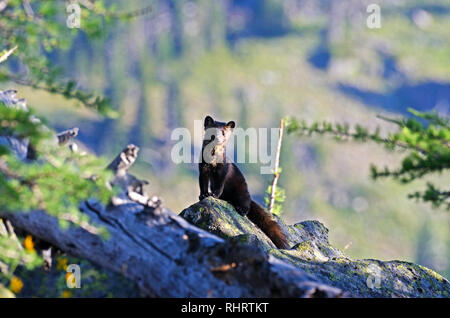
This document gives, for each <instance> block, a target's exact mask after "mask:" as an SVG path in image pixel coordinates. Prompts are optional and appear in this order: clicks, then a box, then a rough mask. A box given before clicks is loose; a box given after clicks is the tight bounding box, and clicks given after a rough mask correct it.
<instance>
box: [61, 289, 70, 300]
mask: <svg viewBox="0 0 450 318" xmlns="http://www.w3.org/2000/svg"><path fill="white" fill-rule="evenodd" d="M61 297H62V298H70V297H72V293H71V292H70V291H68V290H64V291H63V292H62V294H61Z"/></svg>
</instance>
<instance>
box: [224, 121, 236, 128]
mask: <svg viewBox="0 0 450 318" xmlns="http://www.w3.org/2000/svg"><path fill="white" fill-rule="evenodd" d="M235 126H236V124H235V122H234V121H229V122H228V123H227V125H226V127H227V128H231V129H233V128H234V127H235Z"/></svg>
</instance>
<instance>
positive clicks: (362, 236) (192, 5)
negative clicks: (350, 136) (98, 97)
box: [0, 0, 450, 278]
mask: <svg viewBox="0 0 450 318" xmlns="http://www.w3.org/2000/svg"><path fill="white" fill-rule="evenodd" d="M110 2H111V3H114V4H115V5H117V10H118V11H119V12H124V13H126V12H131V11H133V10H136V9H141V8H145V7H149V8H150V10H148V11H147V12H143V13H142V14H141V15H139V16H136V17H135V18H133V19H131V20H130V21H127V22H124V21H118V23H116V24H115V25H114V27H113V30H109V31H108V32H105V33H104V34H103V33H99V35H98V36H97V38H96V39H95V40H92V39H88V38H87V36H86V34H84V33H83V32H81V31H78V30H76V29H74V30H73V32H78V33H77V35H76V39H75V41H74V42H73V44H72V46H71V47H70V48H68V49H67V50H58V51H55V52H52V53H51V55H50V58H51V60H52V61H53V63H54V65H55V66H59V67H61V68H62V70H63V71H64V75H65V76H66V77H68V78H74V79H76V80H77V82H78V84H79V87H80V88H85V89H87V90H94V91H96V92H98V93H100V94H104V95H106V96H107V97H109V98H110V99H111V101H112V104H113V107H114V108H115V109H117V110H118V111H119V112H120V116H119V117H118V118H117V119H104V118H103V117H101V116H99V115H98V114H97V113H95V112H92V111H90V110H88V109H85V108H81V107H79V108H77V109H75V110H74V108H73V107H72V106H73V105H74V102H72V101H70V100H69V101H68V100H66V99H64V98H63V97H59V96H54V95H51V94H49V93H46V92H42V91H39V90H33V89H31V88H28V87H26V86H23V87H20V86H17V84H13V83H0V89H8V88H13V87H14V88H17V89H19V91H20V95H21V97H24V98H26V99H27V101H28V105H30V106H32V107H33V108H34V109H35V110H36V111H37V113H38V114H39V115H42V116H44V117H46V118H47V119H48V120H49V123H50V124H51V125H52V126H53V127H54V128H55V129H56V130H57V131H60V130H64V129H67V128H69V127H73V126H78V127H80V135H79V138H78V140H79V141H81V142H82V143H83V144H84V146H85V147H86V148H88V149H90V150H91V151H92V152H95V153H97V154H101V155H105V156H107V157H111V159H112V156H114V155H115V154H116V153H118V152H119V151H120V150H121V149H122V148H123V147H124V146H125V145H126V144H128V143H134V144H136V145H138V146H140V147H141V152H140V157H139V159H138V160H139V162H138V163H137V164H135V166H134V167H133V169H132V170H133V173H134V174H136V175H138V176H141V177H143V178H146V179H148V180H150V192H151V193H155V194H158V195H161V196H162V197H163V199H164V203H165V205H166V206H167V207H169V208H170V209H172V210H173V211H176V212H180V211H181V210H182V209H183V208H185V207H187V206H189V205H190V204H192V203H194V202H196V201H197V200H198V195H199V190H198V185H197V178H198V177H197V176H198V172H197V166H196V165H195V164H191V165H189V164H181V165H175V164H174V163H173V162H172V161H171V159H170V158H171V157H170V152H171V148H172V146H173V145H174V144H175V141H171V140H170V135H171V132H172V130H173V129H174V128H177V127H187V128H188V129H190V130H191V131H192V132H193V127H194V120H202V119H203V118H204V117H205V115H207V114H208V115H211V116H213V117H214V118H217V119H218V120H222V121H227V120H235V121H236V123H237V125H238V126H240V127H243V128H248V127H258V128H259V127H277V126H278V125H279V120H280V118H281V117H284V116H286V115H293V116H296V117H297V118H300V119H305V120H307V121H315V120H317V121H321V120H329V121H332V122H348V123H350V124H354V123H360V124H362V125H365V126H367V127H372V128H375V126H376V125H380V126H381V127H382V130H383V131H390V130H391V129H392V128H393V125H392V124H390V123H388V122H385V121H382V120H379V119H377V117H376V115H377V114H384V115H388V116H391V117H395V116H400V115H406V110H407V108H408V107H412V108H415V109H417V110H421V111H431V110H434V111H437V112H439V113H440V114H442V115H447V116H448V115H450V1H449V0H435V1H419V0H408V1H406V0H384V1H377V3H378V4H379V5H380V7H381V14H382V20H381V23H382V27H381V29H369V28H367V26H366V19H367V16H368V15H369V14H368V13H367V12H366V7H367V5H368V4H370V3H372V2H374V1H363V0H346V1H342V0H284V1H277V0H215V1H209V0H154V1H144V0H126V1H125V0H123V1H110ZM60 3H61V4H60V6H61V9H60V10H61V13H60V14H59V16H60V17H61V18H62V19H65V17H66V13H65V2H64V1H60ZM108 4H109V2H108ZM82 8H83V7H82ZM82 10H83V9H82ZM81 23H83V20H81ZM198 137H201V136H198ZM200 145H201V140H200V139H196V140H193V147H200ZM399 162H400V156H399V155H398V154H396V153H392V152H389V151H387V150H384V149H383V148H381V147H380V146H378V145H375V144H371V143H367V144H359V143H338V142H336V141H334V140H333V139H331V138H321V137H314V138H306V137H304V138H298V137H294V136H290V135H287V136H286V137H285V138H284V143H283V149H282V154H281V166H282V167H283V173H282V174H281V177H280V181H279V184H280V186H282V187H283V188H284V189H285V190H286V196H287V198H286V201H285V204H284V209H283V210H284V212H283V216H284V218H285V219H286V221H287V222H290V223H293V222H299V221H301V220H305V219H318V220H320V221H321V222H323V223H324V224H325V225H326V226H327V227H328V228H329V229H330V240H331V243H332V244H333V245H335V246H336V247H338V248H340V249H342V250H344V251H345V253H346V254H348V255H349V256H351V257H353V258H377V259H382V260H391V259H400V260H409V261H412V262H416V263H418V264H421V265H424V266H427V267H430V268H432V269H434V270H436V271H437V272H439V273H440V274H442V275H444V276H445V277H447V278H449V277H450V235H449V234H450V215H449V213H448V211H447V212H446V211H445V210H437V209H436V210H433V209H432V208H431V207H430V205H429V204H422V203H416V202H414V201H413V200H409V199H408V198H407V194H408V193H410V192H414V191H416V190H421V189H420V188H419V189H418V187H422V186H423V185H422V184H417V183H414V182H413V183H412V184H409V185H407V186H403V185H400V184H398V183H397V182H395V181H392V180H377V181H373V180H371V179H370V171H369V168H370V164H371V163H376V164H377V165H378V166H383V165H388V166H391V165H398V164H399ZM240 167H241V168H242V169H243V170H244V173H245V174H246V176H247V179H248V181H249V184H250V189H251V192H252V193H253V194H254V196H255V198H256V199H257V201H259V202H261V203H263V202H264V201H263V198H264V192H265V189H266V187H267V183H268V181H269V180H270V179H271V176H270V175H261V174H259V171H260V170H259V168H260V165H259V164H241V166H240ZM439 178H440V177H439V176H436V177H435V179H434V180H435V181H436V182H437V183H438V184H444V183H446V184H448V181H449V180H442V178H440V179H439Z"/></svg>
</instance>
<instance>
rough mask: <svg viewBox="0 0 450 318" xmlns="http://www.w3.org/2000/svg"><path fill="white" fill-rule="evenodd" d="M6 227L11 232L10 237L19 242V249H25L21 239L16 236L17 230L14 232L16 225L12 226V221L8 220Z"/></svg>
mask: <svg viewBox="0 0 450 318" xmlns="http://www.w3.org/2000/svg"><path fill="white" fill-rule="evenodd" d="M6 227H7V228H8V232H9V237H10V238H11V239H12V240H13V241H14V242H16V244H17V248H18V249H19V250H23V246H22V244H20V241H19V239H18V238H17V236H16V232H14V227H13V226H12V224H11V222H10V221H9V220H6Z"/></svg>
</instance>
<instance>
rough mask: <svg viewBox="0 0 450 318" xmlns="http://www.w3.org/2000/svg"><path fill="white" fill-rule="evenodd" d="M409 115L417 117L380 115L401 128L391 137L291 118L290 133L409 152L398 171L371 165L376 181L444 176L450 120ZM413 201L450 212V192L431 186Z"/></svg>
mask: <svg viewBox="0 0 450 318" xmlns="http://www.w3.org/2000/svg"><path fill="white" fill-rule="evenodd" d="M409 112H410V113H411V114H413V115H414V116H415V117H416V118H402V119H391V118H385V117H382V116H379V117H380V118H382V119H384V120H387V121H389V122H391V123H393V124H395V125H397V127H398V131H397V132H395V133H391V134H389V135H388V137H381V136H380V130H379V128H377V129H376V130H375V132H373V133H371V132H369V130H368V129H366V128H364V127H362V126H360V125H356V126H355V127H354V129H350V127H349V125H348V124H344V125H341V124H332V123H329V122H322V123H313V124H307V123H306V122H305V121H301V122H299V121H298V120H297V119H295V118H290V119H289V120H288V122H287V125H286V126H287V131H288V133H296V134H297V135H309V136H311V135H312V134H314V133H316V134H320V135H324V134H329V135H331V136H334V138H336V139H337V140H358V141H362V142H365V141H369V140H372V141H375V142H376V143H379V144H384V145H385V146H386V147H387V148H388V149H391V150H393V149H401V150H406V155H405V157H404V158H403V161H402V163H401V166H400V167H398V168H396V169H390V168H388V167H385V168H384V169H382V170H379V169H378V168H377V167H376V166H375V165H372V166H371V174H372V178H373V179H377V178H379V177H391V178H394V179H397V180H399V181H400V182H402V183H409V182H411V181H413V180H416V179H422V178H424V177H425V176H427V175H430V174H434V173H440V174H441V173H444V172H445V171H446V170H448V169H449V168H450V121H449V119H448V118H442V117H440V116H438V115H437V114H436V113H422V112H418V111H416V110H413V109H409ZM409 197H410V198H415V199H418V200H423V201H425V202H430V203H431V204H432V205H433V206H434V207H440V206H446V208H447V210H450V191H446V190H440V189H438V188H437V187H436V186H435V185H433V184H432V183H427V188H426V190H424V191H422V192H420V191H418V192H415V193H413V194H410V195H409Z"/></svg>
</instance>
